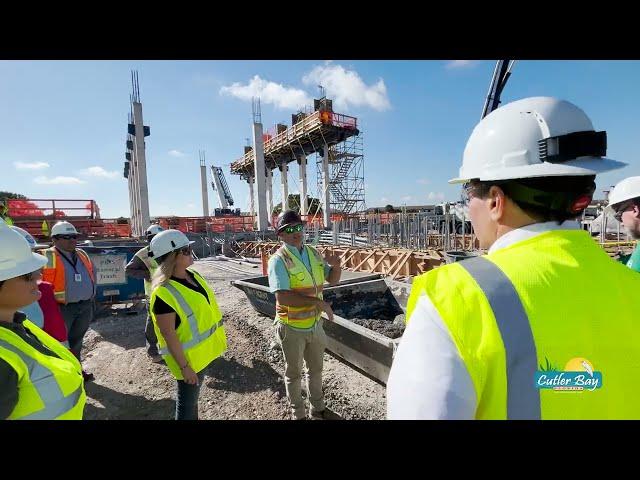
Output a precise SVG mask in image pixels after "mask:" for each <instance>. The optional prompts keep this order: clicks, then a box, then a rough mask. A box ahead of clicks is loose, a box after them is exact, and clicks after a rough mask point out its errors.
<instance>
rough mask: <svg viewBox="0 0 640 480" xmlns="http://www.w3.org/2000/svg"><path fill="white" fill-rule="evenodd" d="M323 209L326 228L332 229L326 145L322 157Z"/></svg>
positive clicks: (327, 149)
mask: <svg viewBox="0 0 640 480" xmlns="http://www.w3.org/2000/svg"><path fill="white" fill-rule="evenodd" d="M322 199H323V204H322V209H323V213H324V228H331V191H330V190H329V147H328V145H327V144H326V143H325V144H324V149H323V155H322Z"/></svg>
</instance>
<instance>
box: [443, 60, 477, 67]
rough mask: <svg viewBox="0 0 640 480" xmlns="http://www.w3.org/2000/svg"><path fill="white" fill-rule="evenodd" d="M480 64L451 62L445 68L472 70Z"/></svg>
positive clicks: (464, 61) (468, 61) (465, 61)
mask: <svg viewBox="0 0 640 480" xmlns="http://www.w3.org/2000/svg"><path fill="white" fill-rule="evenodd" d="M477 64H478V60H449V61H448V62H447V64H446V65H445V68H447V69H452V68H472V67H475V66H476V65H477Z"/></svg>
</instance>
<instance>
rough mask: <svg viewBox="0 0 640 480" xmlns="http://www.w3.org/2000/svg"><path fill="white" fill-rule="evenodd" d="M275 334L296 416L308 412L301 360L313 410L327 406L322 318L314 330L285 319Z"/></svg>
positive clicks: (316, 410)
mask: <svg viewBox="0 0 640 480" xmlns="http://www.w3.org/2000/svg"><path fill="white" fill-rule="evenodd" d="M276 338H277V340H278V343H280V346H281V347H282V352H283V354H284V363H285V371H284V382H285V387H286V389H287V397H288V399H289V403H290V404H291V409H292V411H293V414H294V416H295V418H296V419H300V418H304V417H305V416H306V412H305V407H304V402H303V400H302V384H301V380H302V361H303V360H304V363H305V364H306V367H307V392H308V396H309V403H310V404H311V413H312V414H313V413H315V412H321V411H323V410H324V397H323V395H322V361H323V359H324V349H325V348H326V346H327V337H326V336H325V333H324V329H323V328H322V319H320V320H318V322H316V326H315V328H314V329H313V330H309V331H301V330H296V329H295V328H291V327H289V326H287V325H285V324H283V323H280V322H278V323H277V324H276Z"/></svg>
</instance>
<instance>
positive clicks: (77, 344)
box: [60, 300, 93, 359]
mask: <svg viewBox="0 0 640 480" xmlns="http://www.w3.org/2000/svg"><path fill="white" fill-rule="evenodd" d="M60 313H62V318H64V324H65V325H66V326H67V337H68V339H69V350H71V353H73V354H74V355H75V356H76V357H78V359H80V351H81V350H82V339H83V338H84V334H85V333H87V330H89V324H90V323H91V320H93V300H85V301H84V302H78V303H68V304H67V305H62V304H61V305H60Z"/></svg>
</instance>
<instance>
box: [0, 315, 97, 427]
mask: <svg viewBox="0 0 640 480" xmlns="http://www.w3.org/2000/svg"><path fill="white" fill-rule="evenodd" d="M23 325H24V326H25V328H27V329H28V330H29V331H30V332H31V333H33V334H34V335H35V336H36V337H37V338H38V340H40V342H42V344H43V345H44V346H46V347H47V348H48V349H49V350H51V351H52V352H53V353H55V354H56V355H58V357H60V358H56V357H51V356H49V355H45V354H44V353H41V352H39V351H38V350H37V349H35V348H34V347H32V346H31V345H29V344H28V343H27V342H25V341H24V340H23V339H22V338H21V337H20V336H19V335H18V334H16V333H15V332H13V331H11V330H9V329H8V328H0V358H2V360H4V361H5V362H7V363H8V364H9V365H11V367H12V368H13V369H14V370H15V371H16V373H17V375H18V403H17V404H16V406H15V408H14V409H13V411H12V412H11V415H9V419H10V420H81V419H82V413H83V411H84V405H85V402H86V398H87V397H86V394H85V391H84V380H83V377H82V367H81V366H80V362H79V361H78V359H77V358H76V357H75V356H74V355H73V353H71V352H70V351H69V350H67V349H66V348H65V347H63V346H62V345H61V344H60V342H58V341H57V340H56V339H55V338H53V337H51V336H50V335H49V334H47V333H45V332H44V331H43V330H41V329H40V328H38V327H37V326H36V325H34V324H33V323H32V322H30V321H29V320H25V321H24V323H23Z"/></svg>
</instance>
